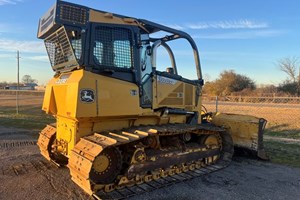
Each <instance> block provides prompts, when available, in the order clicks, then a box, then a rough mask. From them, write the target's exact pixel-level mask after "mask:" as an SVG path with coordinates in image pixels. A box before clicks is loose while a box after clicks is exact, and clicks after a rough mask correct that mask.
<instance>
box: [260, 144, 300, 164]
mask: <svg viewBox="0 0 300 200" xmlns="http://www.w3.org/2000/svg"><path fill="white" fill-rule="evenodd" d="M264 145H265V149H266V151H267V153H268V155H269V156H270V159H271V162H273V163H278V164H284V165H288V166H292V167H300V144H297V143H295V144H290V143H285V142H278V141H265V142H264Z"/></svg>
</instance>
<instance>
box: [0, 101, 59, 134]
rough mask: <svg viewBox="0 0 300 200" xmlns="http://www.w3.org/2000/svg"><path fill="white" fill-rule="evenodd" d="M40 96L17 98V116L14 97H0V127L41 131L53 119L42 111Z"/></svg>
mask: <svg viewBox="0 0 300 200" xmlns="http://www.w3.org/2000/svg"><path fill="white" fill-rule="evenodd" d="M42 102H43V97H42V96H30V95H20V96H19V114H16V96H14V95H0V126H4V127H15V128H24V129H30V130H41V129H42V128H43V127H44V126H45V125H46V124H48V123H53V122H54V118H53V117H52V116H50V115H46V114H45V113H44V112H43V111H42V110H41V107H42Z"/></svg>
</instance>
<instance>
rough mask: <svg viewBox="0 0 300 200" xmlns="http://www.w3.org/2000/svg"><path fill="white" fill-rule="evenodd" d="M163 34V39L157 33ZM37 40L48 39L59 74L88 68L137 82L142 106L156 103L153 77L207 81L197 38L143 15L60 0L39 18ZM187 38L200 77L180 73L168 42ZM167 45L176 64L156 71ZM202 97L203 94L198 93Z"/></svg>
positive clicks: (167, 79) (189, 81) (198, 84)
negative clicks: (95, 8) (116, 11)
mask: <svg viewBox="0 0 300 200" xmlns="http://www.w3.org/2000/svg"><path fill="white" fill-rule="evenodd" d="M158 32H163V33H166V34H167V35H166V36H163V37H157V38H156V37H152V35H155V34H156V33H158ZM38 38H40V39H44V42H45V46H46V49H47V53H48V56H49V59H50V62H51V66H52V68H53V70H54V71H55V72H56V74H61V73H64V72H69V71H73V70H76V69H84V70H87V71H90V72H93V73H97V74H101V75H105V76H109V77H112V78H116V79H120V80H124V81H128V82H132V83H135V84H137V85H138V86H139V89H140V92H139V94H140V97H141V107H144V108H146V107H151V105H152V99H153V98H152V92H153V91H152V77H153V76H159V77H160V78H161V77H162V78H161V80H162V81H172V80H179V81H183V82H187V83H190V84H192V85H195V86H197V87H201V86H202V85H203V80H202V75H201V68H200V61H199V54H198V50H197V47H196V44H195V42H194V41H193V39H192V38H191V37H190V36H189V35H188V34H187V33H185V32H182V31H178V30H176V29H172V28H169V27H166V26H163V25H160V24H156V23H153V22H150V21H147V20H143V19H136V18H131V17H126V16H122V15H117V14H112V13H107V12H103V11H99V10H94V9H90V8H88V7H84V6H80V5H76V4H72V3H68V2H64V1H57V2H56V4H55V5H54V6H53V7H52V8H51V9H50V10H49V11H48V12H47V13H46V14H45V15H44V16H43V17H42V18H41V19H40V23H39V30H38ZM180 38H181V39H185V40H187V41H188V43H189V44H190V45H191V47H192V49H193V53H194V60H195V67H196V71H197V77H198V78H197V80H190V79H185V78H183V77H181V76H180V75H179V74H178V71H177V66H176V62H175V58H174V54H173V52H172V50H171V48H170V46H169V45H168V42H170V41H173V40H177V39H180ZM160 46H161V47H164V49H165V50H166V51H167V53H168V55H169V57H170V62H171V67H168V69H167V70H166V71H165V72H160V71H158V70H157V69H156V59H157V49H158V47H160ZM198 96H199V95H198Z"/></svg>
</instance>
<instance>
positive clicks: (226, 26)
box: [187, 19, 269, 29]
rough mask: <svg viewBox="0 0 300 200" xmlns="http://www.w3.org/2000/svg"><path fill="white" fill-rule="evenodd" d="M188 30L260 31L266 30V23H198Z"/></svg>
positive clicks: (233, 21) (241, 20)
mask: <svg viewBox="0 0 300 200" xmlns="http://www.w3.org/2000/svg"><path fill="white" fill-rule="evenodd" d="M187 27H188V28H190V29H262V28H268V27H269V25H268V24H267V23H266V22H256V21H252V20H248V19H240V20H229V21H219V22H200V23H194V24H188V25H187Z"/></svg>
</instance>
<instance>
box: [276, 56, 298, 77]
mask: <svg viewBox="0 0 300 200" xmlns="http://www.w3.org/2000/svg"><path fill="white" fill-rule="evenodd" d="M298 64H299V59H298V58H297V57H295V56H294V57H286V58H282V59H280V60H278V62H277V65H278V66H279V69H280V70H281V71H283V72H285V73H286V74H287V75H288V77H289V79H290V80H291V81H292V82H293V83H295V82H298V80H297V68H298V66H297V65H298ZM299 73H300V72H299ZM298 78H299V79H300V77H298Z"/></svg>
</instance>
